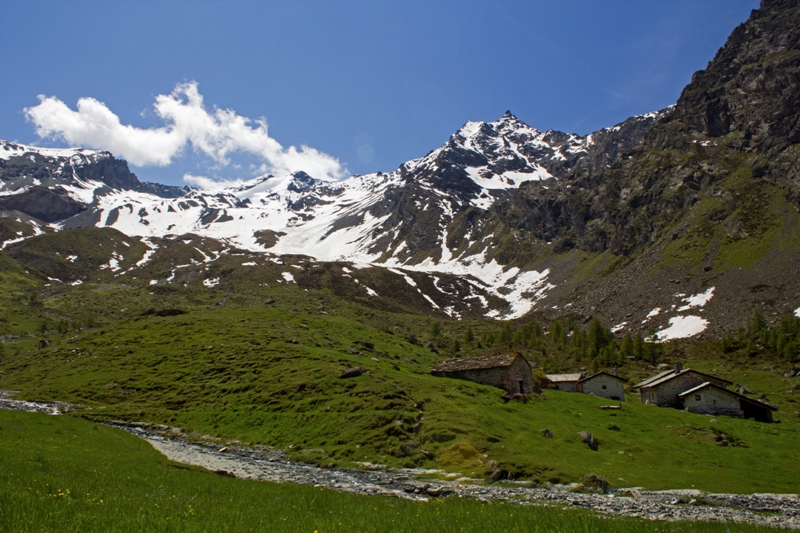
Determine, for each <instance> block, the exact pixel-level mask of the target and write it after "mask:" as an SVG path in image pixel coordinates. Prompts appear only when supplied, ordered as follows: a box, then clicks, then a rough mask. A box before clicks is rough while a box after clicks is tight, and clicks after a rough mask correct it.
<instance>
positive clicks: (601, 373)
mask: <svg viewBox="0 0 800 533" xmlns="http://www.w3.org/2000/svg"><path fill="white" fill-rule="evenodd" d="M602 375H606V376H608V377H610V378H614V379H616V380H619V381H622V382H623V383H627V382H628V380H627V379H625V378H621V377H619V376H615V375H614V374H609V373H608V372H597V373H596V374H592V375H591V376H586V377H585V378H583V379H582V380H580V381H579V382H578V383H586V382H587V381H589V380H592V379H594V378H596V377H598V376H602Z"/></svg>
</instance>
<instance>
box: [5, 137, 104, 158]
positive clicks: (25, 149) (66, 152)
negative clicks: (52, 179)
mask: <svg viewBox="0 0 800 533" xmlns="http://www.w3.org/2000/svg"><path fill="white" fill-rule="evenodd" d="M26 153H36V154H41V155H42V156H44V157H53V158H59V157H67V158H73V157H76V156H78V157H81V156H82V157H87V158H92V157H97V156H105V153H104V152H103V151H102V150H89V149H87V148H40V147H38V146H28V145H24V144H17V143H10V142H5V141H0V159H5V160H8V159H11V158H12V157H20V156H22V155H24V154H26ZM109 157H110V156H109Z"/></svg>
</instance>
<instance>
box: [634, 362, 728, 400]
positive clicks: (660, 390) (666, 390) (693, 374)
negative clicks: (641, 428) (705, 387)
mask: <svg viewBox="0 0 800 533" xmlns="http://www.w3.org/2000/svg"><path fill="white" fill-rule="evenodd" d="M705 382H709V383H713V384H714V385H716V386H717V387H719V388H722V389H724V388H725V387H727V386H728V385H732V384H733V383H732V382H730V381H728V380H727V379H722V378H719V377H717V376H712V375H710V374H705V373H703V372H700V371H698V370H692V369H691V368H687V369H685V370H678V369H675V370H668V371H666V372H662V373H661V374H659V375H657V376H653V377H652V378H650V379H646V380H644V381H642V382H641V383H637V384H636V385H634V388H638V389H639V392H640V394H641V400H642V403H650V404H654V405H658V406H660V407H677V408H681V407H682V405H683V401H682V399H681V398H680V396H679V395H680V394H681V393H682V392H684V391H687V390H689V389H692V388H694V387H697V386H698V385H702V384H703V383H705Z"/></svg>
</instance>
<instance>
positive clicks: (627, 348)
mask: <svg viewBox="0 0 800 533" xmlns="http://www.w3.org/2000/svg"><path fill="white" fill-rule="evenodd" d="M620 355H622V357H624V358H627V357H630V356H632V355H633V339H632V338H631V332H630V331H626V332H625V336H624V337H622V346H620Z"/></svg>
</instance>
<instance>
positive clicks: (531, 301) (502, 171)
mask: <svg viewBox="0 0 800 533" xmlns="http://www.w3.org/2000/svg"><path fill="white" fill-rule="evenodd" d="M798 11H800V8H798V6H797V5H796V2H792V1H785V0H765V1H764V3H763V5H762V6H761V9H759V10H756V11H754V12H753V14H752V16H751V18H750V20H748V21H747V22H746V23H745V24H743V25H741V26H740V27H738V28H737V29H736V30H734V32H733V34H732V35H731V37H730V38H729V40H728V42H727V44H726V45H725V46H724V47H723V48H722V49H721V50H720V51H719V53H718V54H717V56H716V57H715V58H714V60H713V61H711V62H710V63H709V66H708V68H707V69H706V70H705V71H702V72H698V73H696V74H695V75H694V77H693V79H692V82H691V83H690V84H689V85H688V86H687V87H686V89H685V90H684V91H683V93H682V95H681V97H680V99H679V100H678V102H677V103H676V105H675V106H672V107H670V108H668V109H665V110H663V111H659V112H656V113H650V114H647V115H642V116H637V117H632V118H630V119H628V120H626V121H625V122H623V123H621V124H618V125H617V126H614V127H611V128H606V129H603V130H600V131H598V132H595V133H592V134H590V135H587V136H579V135H574V134H567V133H562V132H555V131H546V132H542V131H539V130H536V129H535V128H532V127H530V126H528V125H526V124H524V123H523V122H521V121H520V120H518V119H517V118H516V117H514V116H513V115H512V114H511V113H510V112H507V113H506V114H505V115H504V116H503V117H501V118H500V119H499V120H497V121H495V122H489V123H484V122H468V123H466V124H465V125H464V126H463V127H462V128H461V129H460V130H459V131H457V132H456V133H454V134H453V135H452V136H451V137H450V138H449V139H448V140H447V142H446V143H445V144H443V145H442V146H441V147H439V148H437V149H435V150H433V151H431V152H430V153H429V154H427V155H426V156H425V157H422V158H420V159H415V160H412V161H409V162H407V163H405V164H403V165H401V166H400V168H399V169H397V170H395V171H393V172H388V173H382V172H378V173H375V174H369V175H365V176H353V177H351V178H348V179H346V180H344V181H341V182H335V183H334V182H325V181H320V180H316V179H314V177H312V176H309V175H308V174H306V173H304V172H296V173H294V174H293V175H287V176H263V177H260V178H257V179H255V180H251V181H247V182H243V183H239V184H237V185H235V186H229V187H225V188H221V189H220V190H216V191H210V190H195V189H188V188H176V187H164V186H160V185H157V184H147V183H141V182H139V181H138V179H137V178H136V177H135V176H134V175H133V174H131V173H130V172H129V170H128V168H127V165H126V164H125V162H124V161H119V160H116V159H114V158H113V156H111V154H108V153H106V152H96V151H90V150H71V151H70V150H61V151H59V150H47V149H39V148H32V147H23V146H19V145H14V144H12V143H3V144H2V145H0V184H2V187H0V209H2V210H5V212H6V213H7V214H8V215H9V217H16V218H15V220H16V221H17V224H22V225H23V226H25V224H27V222H25V220H27V219H26V218H25V217H33V221H32V222H31V223H30V224H28V225H30V226H31V228H32V229H29V230H25V229H24V228H22V229H19V228H17V227H16V226H14V228H13V231H12V230H11V229H9V230H8V231H7V232H6V233H8V235H10V236H15V237H14V238H13V239H11V240H14V241H16V240H22V239H24V238H27V237H29V236H31V235H34V234H36V233H41V232H44V231H53V230H57V231H59V230H64V229H69V228H73V229H74V228H81V227H96V228H105V227H108V228H114V229H117V230H119V231H121V232H122V233H123V234H126V235H129V236H139V237H142V238H143V239H144V241H142V242H150V243H151V244H152V243H154V242H155V241H154V240H153V239H165V238H166V239H174V238H177V236H180V235H184V234H194V235H200V236H202V237H203V238H204V239H212V240H215V242H218V243H222V244H219V245H218V246H217V248H219V250H226V249H233V248H236V249H240V250H247V251H248V253H262V254H267V255H298V254H302V255H304V256H307V257H310V258H313V260H316V261H318V262H338V263H339V264H352V265H359V268H364V267H365V265H371V266H372V267H371V268H383V269H384V271H385V272H389V273H391V275H389V274H387V276H388V277H389V278H391V277H392V276H395V277H399V279H404V280H405V281H406V282H407V283H405V284H401V286H404V287H405V288H406V290H407V291H409V294H411V295H412V296H413V297H414V298H420V302H421V305H423V306H424V305H430V309H429V311H430V312H432V313H441V312H447V313H448V314H451V316H486V317H505V318H520V317H523V316H525V315H527V314H529V313H534V314H539V315H540V316H543V317H546V318H549V317H552V316H554V315H563V314H572V315H575V316H576V317H579V318H580V319H581V320H588V319H590V318H592V317H595V316H596V317H599V318H601V319H602V320H603V321H604V322H605V323H607V324H610V325H614V326H615V329H616V330H617V331H618V332H622V331H625V330H632V331H635V330H640V329H641V330H649V329H651V328H652V329H653V330H654V331H656V333H657V334H658V335H659V338H662V339H668V338H678V337H686V336H691V335H696V334H700V333H702V332H705V333H706V334H718V333H720V332H722V331H727V330H730V329H732V328H735V327H738V326H740V325H742V324H743V323H744V320H746V319H747V318H748V316H749V315H750V314H751V313H752V310H753V309H754V308H759V309H762V310H764V311H765V312H766V313H767V314H768V315H769V318H770V320H776V319H777V317H779V316H780V315H782V314H786V313H788V312H792V311H793V310H794V309H795V308H797V307H798V306H800V293H799V292H798V290H797V289H795V288H794V287H800V268H798V267H800V255H799V252H798V247H797V244H796V243H797V242H798V241H800V218H798V213H797V207H798V205H800V204H798V198H800V193H799V192H798V191H800V178H799V177H798V172H800V170H798V169H800V148H798V131H800V130H798V128H800V125H799V124H798V116H800V115H798V113H800V111H799V110H798V109H799V108H798V98H800V97H799V96H798V95H799V94H800V83H798V79H799V78H798V76H799V74H798V72H800V70H799V65H800V50H798V47H800V44H798V43H799V41H798V35H799V34H800V31H798V29H797V28H799V27H800V13H799V12H798ZM31 224H33V225H31ZM48 224H49V225H48ZM34 226H35V227H34ZM9 227H10V226H9ZM15 232H16V233H15ZM9 242H10V241H9V240H8V239H7V244H8V243H9ZM13 246H17V245H12V247H13ZM215 250H216V251H215V253H217V252H219V253H222V252H220V251H219V250H217V249H216V248H215ZM200 253H204V254H208V253H210V251H206V252H200ZM203 257H206V255H204V256H203ZM342 272H344V271H342ZM344 274H346V273H344ZM344 274H342V275H344ZM412 274H413V275H412ZM445 275H446V276H448V278H447V280H448V281H446V282H445V281H442V280H444V279H445ZM173 277H174V276H173ZM387 279H388V278H387ZM393 290H394V289H393ZM370 291H372V292H373V293H374V292H375V290H373V289H372V288H370ZM367 292H368V293H369V291H367ZM425 302H427V304H426V303H425ZM459 306H460V307H459Z"/></svg>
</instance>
